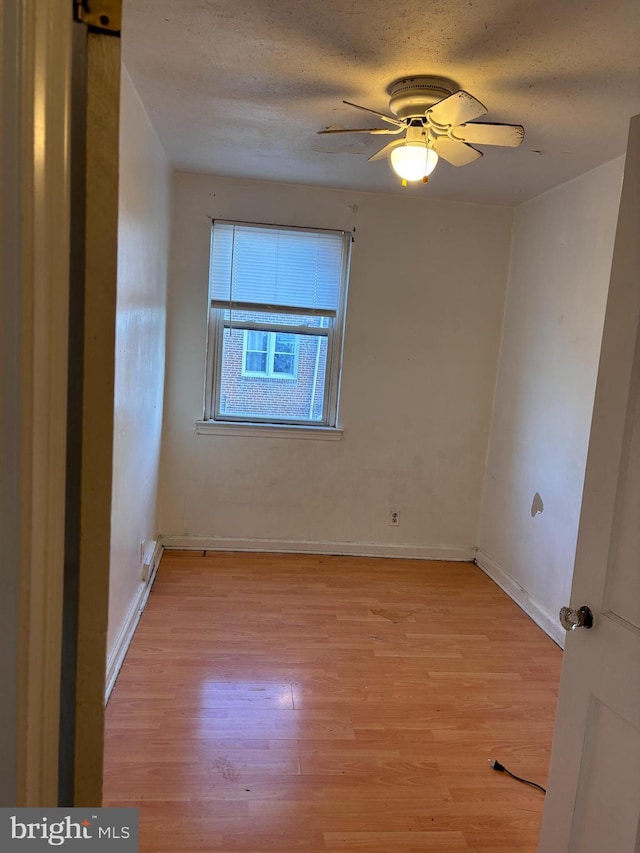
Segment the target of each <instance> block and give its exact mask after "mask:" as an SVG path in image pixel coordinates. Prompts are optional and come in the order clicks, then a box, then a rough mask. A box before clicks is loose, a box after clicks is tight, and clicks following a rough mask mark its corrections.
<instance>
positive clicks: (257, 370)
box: [242, 331, 299, 379]
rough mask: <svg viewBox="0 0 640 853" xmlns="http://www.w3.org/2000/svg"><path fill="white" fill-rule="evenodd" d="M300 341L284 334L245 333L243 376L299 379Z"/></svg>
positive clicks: (293, 336)
mask: <svg viewBox="0 0 640 853" xmlns="http://www.w3.org/2000/svg"><path fill="white" fill-rule="evenodd" d="M298 349H299V348H298V339H297V338H296V336H295V335H287V334H284V333H282V332H249V331H245V333H244V343H243V347H242V375H243V376H259V377H263V376H270V377H272V378H277V379H282V378H284V377H289V378H290V379H296V378H297V367H298Z"/></svg>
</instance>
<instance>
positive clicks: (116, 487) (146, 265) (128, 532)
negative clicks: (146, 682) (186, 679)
mask: <svg viewBox="0 0 640 853" xmlns="http://www.w3.org/2000/svg"><path fill="white" fill-rule="evenodd" d="M170 189H171V174H170V169H169V164H168V161H167V158H166V157H165V155H164V152H163V150H162V147H161V146H160V143H159V141H158V139H157V137H156V135H155V132H154V131H153V129H152V127H151V125H150V123H149V120H148V118H147V115H146V113H145V111H144V108H143V106H142V103H141V102H140V100H139V98H138V95H137V93H136V91H135V89H134V88H133V85H132V83H131V80H130V78H129V76H128V75H127V73H126V71H124V69H123V74H122V88H121V108H120V211H119V226H118V301H117V316H116V366H115V423H114V448H113V502H112V512H111V573H110V593H109V633H108V653H109V658H110V660H111V659H112V658H113V656H114V654H115V652H116V651H117V646H118V640H119V635H120V634H121V632H122V631H123V629H125V630H126V628H127V624H128V620H129V617H130V616H131V609H132V608H135V604H136V601H137V598H138V596H139V593H140V589H141V579H142V573H141V564H140V541H141V540H143V539H146V540H152V539H155V538H156V532H157V531H156V496H157V484H158V468H159V457H160V434H161V427H162V401H163V386H164V355H165V315H166V287H167V255H168V240H169V212H170V211H169V204H170ZM107 404H108V401H105V405H107Z"/></svg>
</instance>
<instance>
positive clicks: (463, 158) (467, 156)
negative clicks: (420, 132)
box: [431, 136, 482, 166]
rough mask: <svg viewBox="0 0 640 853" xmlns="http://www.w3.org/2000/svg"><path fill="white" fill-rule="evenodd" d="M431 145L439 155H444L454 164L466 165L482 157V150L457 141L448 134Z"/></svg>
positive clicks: (443, 157)
mask: <svg viewBox="0 0 640 853" xmlns="http://www.w3.org/2000/svg"><path fill="white" fill-rule="evenodd" d="M431 147H432V148H433V150H434V151H435V152H436V154H437V155H438V157H442V159H443V160H446V161H447V163H451V165H452V166H466V165H467V164H468V163H473V161H474V160H477V159H478V158H479V157H482V151H476V149H475V148H472V147H471V146H470V145H466V144H465V143H464V142H456V141H455V139H449V137H448V136H440V137H439V138H438V139H436V141H435V142H434V143H433V145H432V146H431Z"/></svg>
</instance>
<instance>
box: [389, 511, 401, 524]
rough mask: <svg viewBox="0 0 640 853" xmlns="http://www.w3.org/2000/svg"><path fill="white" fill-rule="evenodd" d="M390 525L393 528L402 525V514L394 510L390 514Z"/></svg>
mask: <svg viewBox="0 0 640 853" xmlns="http://www.w3.org/2000/svg"><path fill="white" fill-rule="evenodd" d="M389 524H390V525H391V527H397V526H398V525H399V524H400V512H399V510H397V509H392V510H391V512H390V513H389Z"/></svg>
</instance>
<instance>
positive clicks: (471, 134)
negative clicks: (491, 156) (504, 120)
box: [453, 124, 524, 148]
mask: <svg viewBox="0 0 640 853" xmlns="http://www.w3.org/2000/svg"><path fill="white" fill-rule="evenodd" d="M453 135H454V136H455V138H456V139H460V140H461V141H462V142H475V143H476V145H505V146H508V147H509V148H517V147H518V145H520V143H521V142H522V140H523V139H524V127H522V125H521V124H461V125H459V126H458V127H456V128H454V130H453Z"/></svg>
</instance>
